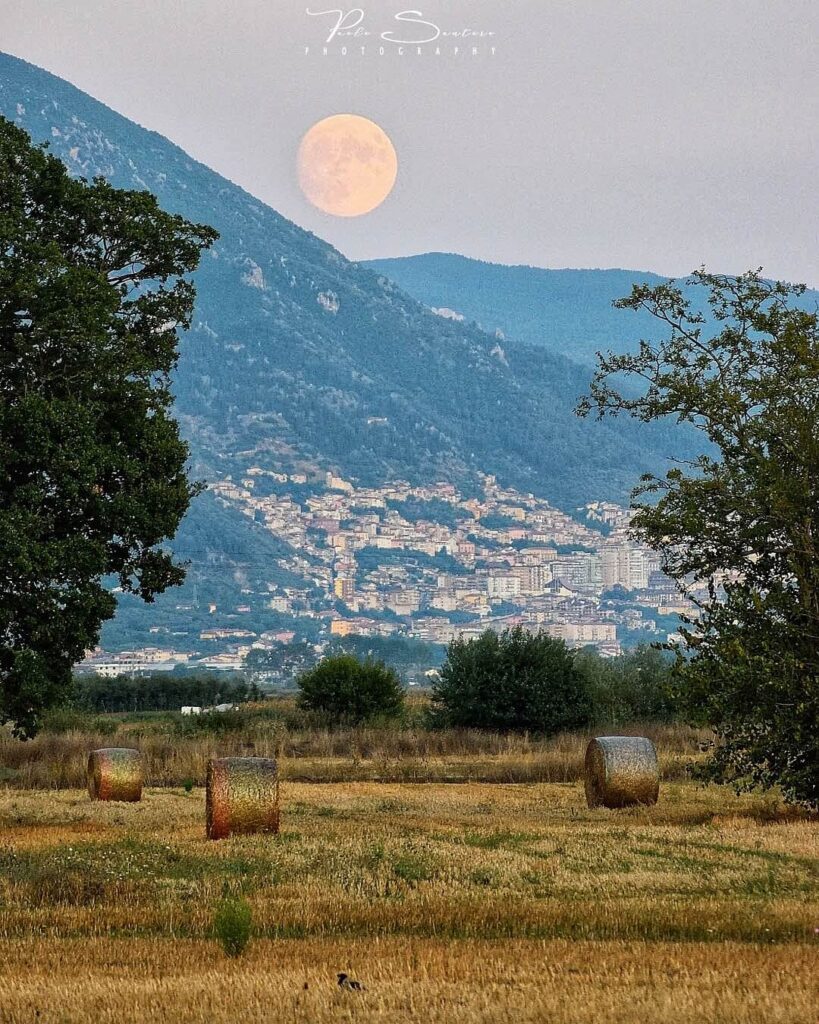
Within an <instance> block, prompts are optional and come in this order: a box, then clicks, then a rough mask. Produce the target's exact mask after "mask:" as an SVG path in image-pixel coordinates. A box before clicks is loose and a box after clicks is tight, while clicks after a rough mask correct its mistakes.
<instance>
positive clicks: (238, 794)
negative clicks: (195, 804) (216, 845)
mask: <svg viewBox="0 0 819 1024" xmlns="http://www.w3.org/2000/svg"><path fill="white" fill-rule="evenodd" d="M205 794H206V796H205V816H206V827H207V835H208V839H224V838H225V836H230V835H236V834H239V833H249V832H273V833H277V832H278V831H279V766H278V764H277V763H276V762H275V761H274V760H273V758H269V757H218V758H215V759H214V760H212V761H209V762H208V772H207V781H206V783H205Z"/></svg>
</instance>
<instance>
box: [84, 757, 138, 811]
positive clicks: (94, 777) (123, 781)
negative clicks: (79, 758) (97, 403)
mask: <svg viewBox="0 0 819 1024" xmlns="http://www.w3.org/2000/svg"><path fill="white" fill-rule="evenodd" d="M142 777H143V769H142V754H140V752H139V751H138V750H131V749H130V748H128V747H103V748H102V749H101V750H92V751H91V753H90V754H89V755H88V769H87V771H86V778H87V780H88V795H89V796H90V797H91V799H92V800H127V801H129V802H131V803H135V802H136V801H138V800H141V799H142Z"/></svg>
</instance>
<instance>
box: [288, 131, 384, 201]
mask: <svg viewBox="0 0 819 1024" xmlns="http://www.w3.org/2000/svg"><path fill="white" fill-rule="evenodd" d="M298 174H299V185H300V186H301V190H302V192H303V193H304V194H305V196H306V197H307V199H309V201H310V202H311V203H312V204H313V206H317V207H318V208H319V209H320V210H323V211H324V212H325V213H331V214H333V216H335V217H360V216H361V215H362V214H364V213H369V212H370V211H371V210H374V209H375V208H376V207H377V206H380V205H381V203H383V202H384V200H385V199H386V198H387V196H388V195H389V194H390V192H391V191H392V187H393V185H394V184H395V178H396V176H397V174H398V157H397V156H396V153H395V147H394V146H393V144H392V142H391V141H390V137H389V136H388V135H387V133H386V132H385V131H384V129H383V128H381V127H380V126H379V125H377V124H376V123H375V122H374V121H370V120H369V119H368V118H366V117H360V116H359V115H358V114H333V116H332V117H325V118H324V120H323V121H317V122H316V123H315V124H314V125H313V127H312V128H311V129H310V130H309V131H308V132H307V133H306V134H305V136H304V138H303V139H302V140H301V145H300V146H299V155H298Z"/></svg>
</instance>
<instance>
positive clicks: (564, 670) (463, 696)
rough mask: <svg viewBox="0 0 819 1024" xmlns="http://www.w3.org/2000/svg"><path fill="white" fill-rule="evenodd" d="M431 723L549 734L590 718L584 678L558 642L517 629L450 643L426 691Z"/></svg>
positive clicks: (572, 659)
mask: <svg viewBox="0 0 819 1024" xmlns="http://www.w3.org/2000/svg"><path fill="white" fill-rule="evenodd" d="M432 705H433V710H432V715H431V718H432V722H433V724H436V725H441V726H449V727H454V728H466V729H496V730H499V731H506V730H510V731H518V732H524V731H532V732H538V733H545V734H551V733H556V732H561V731H562V730H564V729H576V728H578V727H581V726H583V725H586V724H587V723H588V722H589V720H590V713H591V707H590V702H589V695H588V690H587V685H586V680H585V678H584V676H583V675H582V673H581V672H579V671H578V669H577V668H576V666H575V663H574V657H573V655H572V652H571V651H569V650H568V648H567V647H566V645H565V644H564V643H563V641H562V640H555V639H553V638H552V637H550V636H547V635H546V634H545V633H529V632H527V631H526V630H525V629H523V628H522V627H520V626H517V627H515V628H514V629H507V630H504V632H503V633H501V634H500V635H499V634H497V633H495V632H494V631H492V630H491V629H488V630H486V631H485V632H484V633H482V634H481V636H479V637H477V638H476V639H474V640H453V642H452V643H451V644H450V645H449V647H448V648H447V657H446V661H445V662H444V664H443V667H442V668H441V671H440V675H439V679H438V681H437V682H436V684H435V686H434V687H433V691H432Z"/></svg>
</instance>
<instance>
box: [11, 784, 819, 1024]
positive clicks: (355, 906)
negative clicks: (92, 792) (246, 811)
mask: <svg viewBox="0 0 819 1024" xmlns="http://www.w3.org/2000/svg"><path fill="white" fill-rule="evenodd" d="M282 812H283V816H282V833H281V835H280V836H278V837H271V836H244V837H235V838H231V839H227V840H222V841H220V842H208V841H207V840H206V839H205V838H204V795H203V793H202V791H201V790H195V791H194V792H193V793H190V794H186V793H184V792H182V791H181V790H178V789H170V788H166V789H152V790H147V791H146V792H145V795H144V798H143V802H142V803H141V804H130V805H128V804H119V805H116V804H100V803H92V802H90V801H89V800H88V798H87V796H86V795H85V794H84V793H80V792H77V791H73V790H64V791H59V792H38V791H33V790H28V791H19V790H5V791H0V837H1V838H0V952H1V953H2V958H0V1021H2V1022H3V1024H6V1022H8V1024H17V1022H23V1021H26V1022H30V1021H34V1020H37V1021H41V1022H46V1021H55V1022H56V1021H59V1022H67V1024H74V1022H76V1024H85V1022H91V1021H93V1022H95V1024H107V1022H114V1021H117V1022H120V1021H131V1020H133V1021H137V1020H139V1021H144V1020H152V1021H169V1022H170V1021H174V1022H177V1021H179V1022H183V1021H191V1022H193V1021H202V1022H205V1021H207V1022H209V1024H211V1022H213V1024H220V1022H223V1021H224V1022H226V1024H227V1022H228V1021H230V1022H231V1024H233V1022H235V1021H243V1022H246V1021H247V1022H256V1021H258V1022H261V1021H266V1022H268V1021H269V1022H278V1021H294V1022H297V1024H298V1022H305V1024H308V1022H309V1024H321V1022H325V1021H340V1020H341V1021H360V1022H369V1021H389V1022H391V1024H400V1022H403V1021H429V1022H435V1021H447V1022H461V1021H463V1022H469V1024H476V1022H478V1021H486V1022H490V1021H491V1022H500V1021H516V1022H517V1021H520V1022H526V1021H532V1022H534V1021H549V1022H553V1024H580V1022H585V1021H592V1020H593V1021H595V1022H601V1021H605V1022H632V1021H634V1022H637V1021H641V1022H653V1021H657V1022H665V1021H668V1022H672V1021H673V1022H674V1024H685V1022H689V1021H691V1022H694V1021H696V1022H698V1024H699V1022H702V1021H714V1022H720V1024H732V1022H737V1024H740V1022H742V1024H744V1022H757V1021H758V1022H760V1024H762V1022H765V1024H768V1022H780V1021H781V1022H783V1024H784V1022H789V1024H790V1022H794V1024H796V1022H803V1021H804V1022H806V1024H807V1022H811V1024H815V1022H816V1020H817V1011H816V1006H817V999H818V998H819V990H817V974H819V971H817V967H819V944H818V940H819V936H817V934H816V929H817V928H819V905H817V899H816V895H817V865H818V864H819V821H818V820H817V819H816V817H815V816H814V817H811V816H809V815H800V814H798V813H795V812H791V811H788V810H787V809H784V808H782V807H780V806H779V805H777V804H776V803H775V802H773V801H771V800H763V799H760V798H754V797H736V796H733V795H731V794H730V793H729V792H726V791H725V790H721V789H717V788H716V787H708V788H701V787H697V786H695V785H693V784H692V783H687V782H684V783H665V784H664V785H663V787H662V790H661V796H660V803H659V804H658V805H657V806H656V807H651V808H637V809H630V810H626V811H608V810H604V809H597V810H594V811H590V810H588V809H587V808H586V806H585V799H584V796H583V791H582V786H580V785H578V784H525V785H520V784H517V785H504V784H479V783H466V784H459V785H441V784H427V785H417V784H416V785H409V784H384V783H380V784H378V783H367V782H359V783H345V784H304V783H295V782H291V783H288V784H287V785H284V786H283V787H282ZM226 887H227V888H228V889H229V890H231V891H233V892H236V893H243V894H244V895H245V896H246V897H247V899H248V900H249V901H250V903H251V905H252V907H253V913H254V934H255V938H254V940H253V942H252V943H251V946H250V948H249V950H248V952H247V954H246V955H245V956H244V957H243V958H242V959H240V960H238V961H235V962H234V961H228V960H227V959H226V958H225V957H224V955H223V954H222V952H221V950H220V949H219V947H218V946H217V944H216V943H215V942H214V941H213V940H212V938H211V937H210V936H211V926H212V917H213V911H214V908H215V906H216V904H217V902H218V900H219V899H220V897H221V895H222V893H223V892H224V891H225V888H226ZM341 970H348V971H349V973H351V974H353V975H354V976H355V977H360V978H361V980H362V981H363V982H364V984H365V985H366V986H367V991H366V992H365V993H362V994H356V993H349V992H340V991H338V989H337V987H336V985H335V975H336V972H337V971H341ZM305 984H307V986H308V987H307V988H306V989H305V988H304V985H305ZM37 1011H39V1016H36V1014H37Z"/></svg>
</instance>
